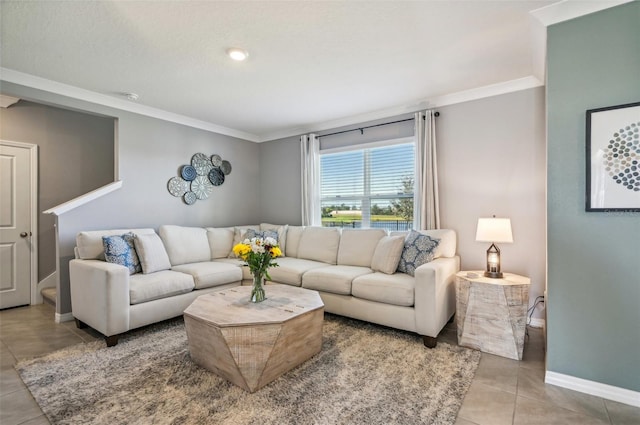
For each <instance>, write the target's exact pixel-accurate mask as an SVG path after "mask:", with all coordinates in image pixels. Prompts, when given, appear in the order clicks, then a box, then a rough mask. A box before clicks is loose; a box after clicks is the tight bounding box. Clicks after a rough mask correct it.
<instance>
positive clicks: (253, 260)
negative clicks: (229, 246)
mask: <svg viewBox="0 0 640 425" xmlns="http://www.w3.org/2000/svg"><path fill="white" fill-rule="evenodd" d="M233 252H234V254H236V255H237V256H238V257H239V258H241V259H242V260H243V261H244V262H245V263H246V265H247V266H249V271H251V274H252V275H253V288H252V290H251V302H254V303H259V302H261V301H264V300H265V299H266V296H265V292H264V287H263V281H264V278H265V277H266V278H267V279H269V280H271V276H269V268H270V267H278V263H276V262H275V261H274V258H277V257H281V256H282V251H281V250H280V247H279V246H278V241H277V240H275V239H274V238H272V237H266V238H258V237H256V238H251V239H245V240H244V241H242V242H241V243H239V244H237V245H236V246H234V247H233Z"/></svg>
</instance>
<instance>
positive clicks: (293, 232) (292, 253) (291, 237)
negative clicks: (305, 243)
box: [285, 226, 304, 258]
mask: <svg viewBox="0 0 640 425" xmlns="http://www.w3.org/2000/svg"><path fill="white" fill-rule="evenodd" d="M303 230H304V227H303V226H289V227H288V228H287V244H286V247H287V252H285V255H286V256H287V257H295V258H297V257H298V248H299V247H300V238H301V237H302V231H303Z"/></svg>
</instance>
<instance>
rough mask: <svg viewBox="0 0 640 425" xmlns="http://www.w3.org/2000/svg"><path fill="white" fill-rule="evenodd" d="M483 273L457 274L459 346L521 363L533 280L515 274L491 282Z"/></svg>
mask: <svg viewBox="0 0 640 425" xmlns="http://www.w3.org/2000/svg"><path fill="white" fill-rule="evenodd" d="M483 273H484V272H483V271H471V272H467V271H463V272H459V273H457V274H456V323H457V326H458V344H459V345H462V346H464V347H470V348H474V349H476V350H480V351H482V352H485V353H491V354H496V355H498V356H503V357H508V358H510V359H515V360H522V351H523V349H524V334H525V331H526V325H527V307H528V305H529V285H530V283H531V280H530V279H529V278H528V277H524V276H518V275H516V274H512V273H504V277H503V278H502V279H491V278H488V277H484V275H483ZM473 274H475V276H474V275H473Z"/></svg>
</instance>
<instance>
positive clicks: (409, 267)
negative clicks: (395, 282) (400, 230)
mask: <svg viewBox="0 0 640 425" xmlns="http://www.w3.org/2000/svg"><path fill="white" fill-rule="evenodd" d="M439 244H440V239H433V238H431V237H429V236H427V235H423V234H422V233H420V232H416V231H415V230H412V231H411V232H409V234H408V235H407V237H406V239H405V240H404V248H403V250H402V255H401V256H400V262H399V263H398V271H399V272H402V273H406V274H408V275H411V276H415V274H416V269H417V268H418V267H420V266H421V265H423V264H425V263H428V262H429V261H432V260H433V255H434V253H435V250H436V248H437V247H438V245H439Z"/></svg>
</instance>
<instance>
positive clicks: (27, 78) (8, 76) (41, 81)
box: [0, 68, 260, 142]
mask: <svg viewBox="0 0 640 425" xmlns="http://www.w3.org/2000/svg"><path fill="white" fill-rule="evenodd" d="M0 79H1V80H2V81H6V82H9V83H14V84H19V85H22V86H27V87H31V88H34V89H38V90H43V91H46V92H49V93H55V94H58V95H61V96H67V97H70V98H72V99H77V100H82V101H85V102H90V103H94V104H97V105H102V106H107V107H109V108H114V109H119V110H122V111H127V112H133V113H135V114H140V115H145V116H148V117H152V118H158V119H161V120H164V121H169V122H174V123H176V124H182V125H186V126H188V127H193V128H199V129H201V130H207V131H211V132H214V133H219V134H224V135H226V136H231V137H237V138H239V139H244V140H249V141H251V142H258V141H260V137H258V136H257V135H255V134H251V133H247V132H245V131H241V130H236V129H233V128H228V127H224V126H221V125H217V124H213V123H210V122H206V121H201V120H197V119H195V118H190V117H187V116H184V115H180V114H175V113H173V112H167V111H164V110H162V109H157V108H153V107H151V106H145V105H141V104H138V103H133V102H131V101H129V100H124V99H118V98H116V97H113V96H108V95H106V94H102V93H97V92H93V91H90V90H86V89H81V88H79V87H75V86H71V85H68V84H63V83H59V82H57V81H53V80H47V79H45V78H41V77H36V76H35V75H31V74H26V73H24V72H19V71H15V70H13V69H9V68H0Z"/></svg>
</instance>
